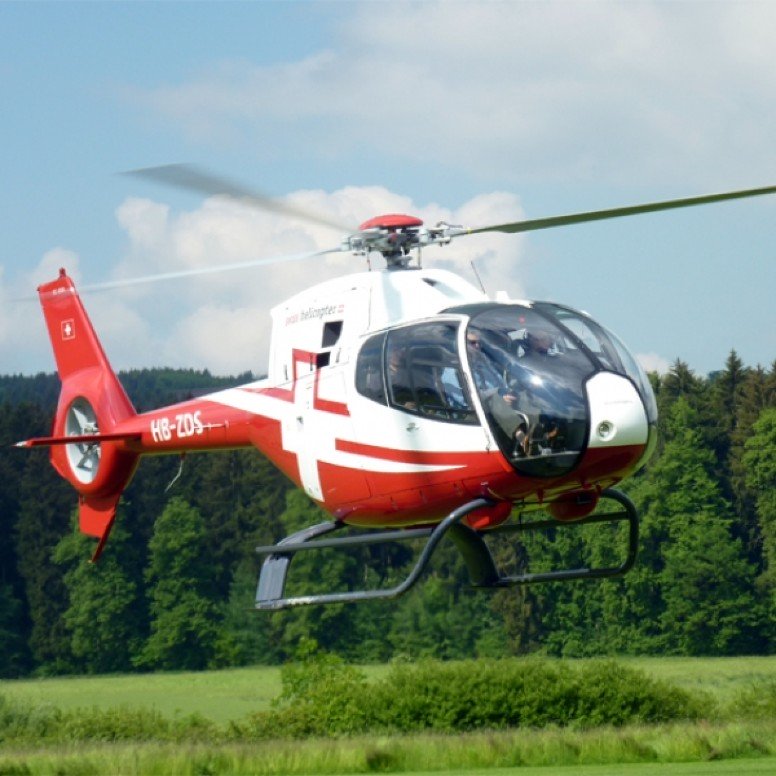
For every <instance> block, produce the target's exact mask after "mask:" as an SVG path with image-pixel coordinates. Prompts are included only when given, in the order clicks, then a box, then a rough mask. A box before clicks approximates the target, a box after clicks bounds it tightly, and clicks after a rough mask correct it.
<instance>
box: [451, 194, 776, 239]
mask: <svg viewBox="0 0 776 776" xmlns="http://www.w3.org/2000/svg"><path fill="white" fill-rule="evenodd" d="M774 193H776V186H765V187H763V188H760V189H743V190H741V191H727V192H724V193H722V194H706V195H703V196H700V197H685V198H684V199H669V200H665V201H663V202H649V203H647V204H644V205H631V206H629V207H616V208H611V209H609V210H592V211H590V212H588V213H570V214H569V215H565V216H550V217H549V218H533V219H530V220H528V221H514V222H513V223H511V224H497V225H495V226H483V227H480V228H478V229H467V230H466V232H465V233H466V234H479V233H481V232H506V233H508V234H514V233H516V232H533V231H536V230H538V229H551V228H553V227H556V226H569V225H571V224H582V223H585V222H587V221H603V220H604V219H607V218H620V217H621V216H637V215H640V214H641V213H655V212H657V211H659V210H673V209H674V208H680V207H694V206H695V205H710V204H712V203H713V202H724V201H725V200H729V199H743V198H744V197H759V196H762V195H763V194H774Z"/></svg>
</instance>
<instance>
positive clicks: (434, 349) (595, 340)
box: [356, 303, 657, 477]
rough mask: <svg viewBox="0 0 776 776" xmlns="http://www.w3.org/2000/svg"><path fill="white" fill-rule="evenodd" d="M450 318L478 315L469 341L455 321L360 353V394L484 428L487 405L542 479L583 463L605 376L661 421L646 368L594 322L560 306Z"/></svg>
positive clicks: (499, 308) (427, 325)
mask: <svg viewBox="0 0 776 776" xmlns="http://www.w3.org/2000/svg"><path fill="white" fill-rule="evenodd" d="M446 312H448V313H458V314H463V315H467V316H468V317H469V320H468V325H467V326H466V328H465V338H464V337H459V327H460V325H461V324H460V323H459V322H458V321H453V320H439V321H430V322H424V323H418V324H412V325H408V326H403V327H401V328H396V329H392V330H390V331H386V332H382V333H380V334H377V335H374V336H373V337H371V338H369V339H368V340H367V341H366V342H365V343H364V345H363V347H362V349H361V351H360V354H359V358H358V363H357V370H356V388H357V390H358V391H359V392H360V393H361V394H363V395H364V396H367V397H368V398H370V399H373V400H374V401H378V402H380V403H382V404H388V405H390V406H392V407H395V408H396V409H400V410H402V411H403V412H408V413H412V414H416V415H420V416H422V417H426V418H430V419H434V420H438V421H443V422H447V423H464V424H476V423H478V422H479V421H478V414H477V413H478V409H480V411H481V412H482V414H483V415H484V417H485V420H486V421H487V424H488V426H489V428H490V430H491V433H492V434H493V436H494V437H495V439H496V441H497V442H498V445H499V447H500V448H501V450H502V452H503V453H504V455H505V456H506V457H507V458H508V459H509V461H510V462H511V463H512V465H513V466H514V468H515V469H516V470H517V471H518V472H520V473H522V474H526V475H528V476H533V477H553V476H560V475H563V474H565V473H567V472H569V471H571V470H572V469H573V468H574V467H575V466H576V464H577V462H578V461H579V459H580V457H581V456H582V454H583V453H584V451H585V448H586V445H587V440H588V436H589V426H590V407H589V402H588V398H587V394H586V383H587V381H588V380H589V378H590V377H592V376H593V375H594V374H596V373H598V372H613V373H615V374H619V375H622V376H624V377H627V378H628V379H629V380H630V381H631V382H632V383H633V385H634V386H635V388H636V390H637V391H638V393H639V395H640V396H641V400H642V402H643V403H644V406H645V410H646V413H647V419H648V421H649V422H650V423H654V422H655V421H656V419H657V408H656V406H655V401H654V396H653V394H652V390H651V387H650V385H649V382H648V380H647V378H646V375H645V374H644V372H643V370H642V369H641V367H640V366H639V365H638V363H637V362H636V360H635V359H634V358H633V357H632V356H631V355H630V353H629V352H628V351H627V349H626V348H625V346H624V345H623V344H622V343H621V342H620V341H619V340H618V339H617V338H616V337H615V336H614V335H613V334H611V333H610V332H608V331H606V330H605V329H604V328H603V327H602V326H600V325H599V324H597V323H595V321H593V320H592V319H591V318H589V317H588V316H586V315H584V314H582V313H579V312H577V311H575V310H572V309H570V308H568V307H562V306H560V305H555V304H550V303H534V304H532V305H531V306H528V305H518V304H510V305H504V304H492V303H489V304H476V305H466V306H463V307H460V308H453V309H450V310H447V311H446ZM461 351H463V352H461ZM463 365H466V369H467V370H468V374H469V377H470V380H467V378H466V376H465V371H466V370H465V369H464V366H463ZM471 389H473V391H474V393H475V394H476V403H477V404H478V405H479V408H478V407H476V406H475V401H473V397H472V390H471Z"/></svg>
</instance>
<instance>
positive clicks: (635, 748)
mask: <svg viewBox="0 0 776 776" xmlns="http://www.w3.org/2000/svg"><path fill="white" fill-rule="evenodd" d="M620 662H622V663H624V664H626V665H627V666H629V667H631V668H637V669H640V670H642V671H644V672H645V673H647V674H648V675H650V676H652V677H654V678H657V679H662V680H665V681H668V682H671V683H672V684H675V685H678V686H680V687H683V688H686V689H689V690H693V691H698V690H700V691H704V692H706V693H708V694H710V695H711V696H712V697H713V698H714V699H715V700H717V701H718V703H719V707H720V708H721V709H723V710H724V708H725V707H726V706H727V704H728V703H729V702H730V701H731V700H733V699H734V698H735V696H736V693H737V692H738V691H741V690H745V689H748V688H751V687H752V686H755V687H761V686H763V685H764V684H765V683H776V657H770V658H761V657H756V658H710V659H699V658H696V659H684V658H676V659H675V658H623V659H621V661H620ZM386 670H387V667H386V666H371V667H368V668H367V669H366V672H367V674H369V675H371V676H374V677H379V676H380V675H382V674H384V673H385V672H386ZM280 689H281V681H280V670H279V669H278V668H275V667H273V668H266V667H261V668H259V667H257V668H243V669H231V670H222V671H212V672H202V673H160V674H139V675H129V676H126V675H125V676H106V677H72V678H65V677H63V678H53V679H38V680H20V681H5V682H0V696H5V697H6V698H7V699H8V700H10V701H20V702H26V703H29V704H32V705H35V706H41V705H50V706H53V707H57V708H61V709H68V710H72V709H78V708H91V707H97V708H101V709H116V708H130V709H140V708H145V709H148V708H151V709H155V710H156V711H158V712H159V713H161V714H163V715H165V716H168V717H171V718H176V717H183V716H185V715H189V714H192V713H198V714H200V715H202V716H205V717H208V718H210V719H211V720H213V721H214V722H216V723H217V724H218V725H219V726H223V725H226V724H227V723H228V722H229V721H230V720H238V719H241V718H244V717H246V716H247V715H248V714H250V713H251V712H255V711H259V710H263V709H267V708H269V706H270V704H271V701H272V699H273V698H274V697H276V696H277V695H278V693H279V692H280ZM375 772H384V773H387V772H390V773H394V774H405V775H406V776H410V774H412V776H422V774H431V773H440V772H448V773H450V772H459V773H466V774H471V775H472V776H475V775H476V774H483V776H484V774H486V773H487V774H495V773H498V774H499V776H507V775H509V774H514V775H515V776H550V774H552V776H555V775H556V774H558V775H559V776H571V775H572V774H574V775H575V776H576V775H577V774H579V776H615V774H617V775H618V776H619V775H622V776H647V775H651V774H660V775H661V776H663V774H666V775H667V776H696V775H697V776H701V774H703V775H704V776H705V775H706V774H709V776H732V775H733V774H736V776H739V774H776V719H775V720H771V719H765V720H760V721H755V720H749V721H746V722H744V721H740V720H737V719H734V718H731V716H730V714H729V713H728V714H727V715H725V714H723V715H722V717H721V718H719V719H710V720H709V721H707V722H702V723H698V724H695V723H691V722H684V723H676V724H665V725H656V726H629V727H624V728H593V729H587V730H582V729H574V728H549V729H541V730H531V729H514V730H504V731H500V732H476V733H466V734H459V735H442V734H435V735H431V734H428V735H426V734H417V735H410V736H399V735H382V736H378V735H375V736H362V737H354V738H339V739H319V740H311V739H308V740H302V741H290V740H281V741H256V742H251V741H242V742H230V741H228V740H223V741H221V740H219V742H215V741H211V742H210V743H206V742H204V741H203V742H202V743H197V741H196V739H195V740H186V741H185V742H182V743H180V744H175V743H161V742H153V741H147V742H143V743H141V742H137V743H135V742H133V741H129V742H127V743H113V744H109V743H105V744H100V743H97V742H95V743H88V742H83V741H82V742H79V741H75V740H74V741H73V742H72V743H68V744H58V745H54V744H49V745H48V746H45V747H44V746H36V745H34V744H33V745H26V746H18V747H12V746H9V745H8V744H6V745H2V743H0V776H11V774H14V775H16V776H22V775H24V776H34V775H35V774H46V775H48V774H60V775H63V776H67V775H68V774H102V773H108V774H116V776H121V775H123V774H127V775H129V774H133V775H134V774H149V775H152V774H159V775H160V776H161V775H162V774H164V775H165V776H167V774H170V775H174V774H181V776H184V775H185V776H189V774H191V776H194V774H197V775H204V774H209V775H210V776H216V775H217V774H256V775H257V776H258V775H259V774H266V776H270V774H273V775H274V774H287V775H289V774H313V773H315V774H364V773H375Z"/></svg>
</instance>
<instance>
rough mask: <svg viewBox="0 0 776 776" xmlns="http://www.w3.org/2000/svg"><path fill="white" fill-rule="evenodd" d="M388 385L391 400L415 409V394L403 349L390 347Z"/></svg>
mask: <svg viewBox="0 0 776 776" xmlns="http://www.w3.org/2000/svg"><path fill="white" fill-rule="evenodd" d="M388 385H389V386H390V389H391V402H392V403H393V404H394V405H396V406H398V407H403V408H404V409H408V410H414V409H417V404H416V403H415V395H414V393H413V391H412V387H411V385H410V378H409V373H408V370H407V359H406V357H405V355H404V353H403V351H401V350H399V349H398V348H393V349H391V351H390V353H389V356H388Z"/></svg>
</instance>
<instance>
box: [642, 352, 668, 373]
mask: <svg viewBox="0 0 776 776" xmlns="http://www.w3.org/2000/svg"><path fill="white" fill-rule="evenodd" d="M636 360H637V361H638V362H639V363H640V364H641V366H642V367H643V368H644V370H645V371H646V372H657V373H658V374H659V375H664V374H666V373H667V372H668V371H669V369H671V364H670V362H669V361H668V359H667V358H663V356H659V355H658V354H657V353H636Z"/></svg>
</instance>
